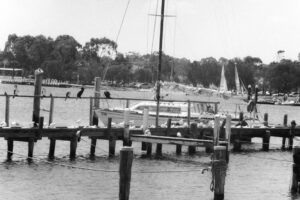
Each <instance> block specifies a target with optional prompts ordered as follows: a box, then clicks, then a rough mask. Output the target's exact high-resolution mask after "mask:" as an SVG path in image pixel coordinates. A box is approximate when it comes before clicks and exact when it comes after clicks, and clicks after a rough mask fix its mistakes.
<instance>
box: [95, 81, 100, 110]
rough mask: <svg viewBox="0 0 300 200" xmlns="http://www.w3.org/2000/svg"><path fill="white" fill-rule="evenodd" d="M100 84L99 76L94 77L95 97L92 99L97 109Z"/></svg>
mask: <svg viewBox="0 0 300 200" xmlns="http://www.w3.org/2000/svg"><path fill="white" fill-rule="evenodd" d="M100 86H101V78H100V77H95V91H94V92H95V94H94V95H95V99H94V108H95V109H98V108H99V107H100V96H101V93H100Z"/></svg>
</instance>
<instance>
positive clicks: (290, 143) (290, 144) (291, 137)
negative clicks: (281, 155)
mask: <svg viewBox="0 0 300 200" xmlns="http://www.w3.org/2000/svg"><path fill="white" fill-rule="evenodd" d="M295 127H296V122H295V120H292V121H291V129H290V135H289V147H288V150H289V151H291V150H292V149H293V139H294V136H295Z"/></svg>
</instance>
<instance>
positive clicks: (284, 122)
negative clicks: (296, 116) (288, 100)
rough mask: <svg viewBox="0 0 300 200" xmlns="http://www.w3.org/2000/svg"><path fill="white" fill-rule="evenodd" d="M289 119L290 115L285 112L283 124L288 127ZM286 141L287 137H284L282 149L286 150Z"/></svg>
mask: <svg viewBox="0 0 300 200" xmlns="http://www.w3.org/2000/svg"><path fill="white" fill-rule="evenodd" d="M287 121H288V115H287V114H285V115H284V116H283V126H284V127H287ZM285 141H286V137H282V145H281V149H282V150H284V149H285Z"/></svg>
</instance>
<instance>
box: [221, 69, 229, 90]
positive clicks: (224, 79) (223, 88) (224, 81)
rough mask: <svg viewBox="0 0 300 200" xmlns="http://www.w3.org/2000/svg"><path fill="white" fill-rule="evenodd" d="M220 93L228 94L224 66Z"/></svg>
mask: <svg viewBox="0 0 300 200" xmlns="http://www.w3.org/2000/svg"><path fill="white" fill-rule="evenodd" d="M219 90H220V92H228V88H227V81H226V78H225V71H224V65H223V66H222V73H221V81H220V89H219Z"/></svg>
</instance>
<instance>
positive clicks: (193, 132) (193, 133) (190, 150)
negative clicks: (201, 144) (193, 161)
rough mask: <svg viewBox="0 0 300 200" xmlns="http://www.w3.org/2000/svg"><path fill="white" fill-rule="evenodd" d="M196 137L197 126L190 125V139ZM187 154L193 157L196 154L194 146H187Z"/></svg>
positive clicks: (194, 124)
mask: <svg viewBox="0 0 300 200" xmlns="http://www.w3.org/2000/svg"><path fill="white" fill-rule="evenodd" d="M196 135H197V124H196V123H192V124H191V126H190V137H191V138H193V139H195V138H196V137H195V136H196ZM188 153H189V155H193V154H195V153H196V147H195V146H189V147H188Z"/></svg>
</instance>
